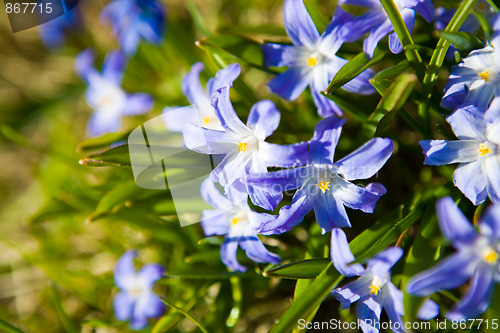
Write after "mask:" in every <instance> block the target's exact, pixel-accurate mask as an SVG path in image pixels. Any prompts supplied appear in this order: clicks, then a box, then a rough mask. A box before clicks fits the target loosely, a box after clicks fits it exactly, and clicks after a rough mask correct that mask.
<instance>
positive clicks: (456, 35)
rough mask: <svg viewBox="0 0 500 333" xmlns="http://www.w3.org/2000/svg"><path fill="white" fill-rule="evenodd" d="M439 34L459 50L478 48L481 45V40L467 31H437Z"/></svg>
mask: <svg viewBox="0 0 500 333" xmlns="http://www.w3.org/2000/svg"><path fill="white" fill-rule="evenodd" d="M438 34H439V36H440V37H441V38H444V39H446V40H447V41H449V42H450V43H451V44H453V46H455V47H456V48H457V49H459V50H461V51H470V50H473V49H478V48H481V47H483V42H482V41H481V40H480V39H479V38H477V37H476V36H474V35H473V34H470V33H468V32H464V31H457V32H446V31H439V32H438Z"/></svg>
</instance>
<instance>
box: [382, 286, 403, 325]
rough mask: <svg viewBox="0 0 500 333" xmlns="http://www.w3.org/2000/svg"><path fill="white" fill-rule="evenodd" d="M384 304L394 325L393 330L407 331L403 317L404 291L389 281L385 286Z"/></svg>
mask: <svg viewBox="0 0 500 333" xmlns="http://www.w3.org/2000/svg"><path fill="white" fill-rule="evenodd" d="M382 306H383V308H384V310H385V312H386V313H387V316H388V317H389V320H390V322H391V323H392V325H393V326H392V327H393V331H394V332H396V333H399V332H406V330H405V329H404V327H405V326H404V323H403V318H402V317H401V316H402V315H404V313H405V311H404V305H403V292H402V291H401V290H399V289H398V288H396V286H395V285H393V284H392V282H388V283H386V284H385V286H384V300H383V303H382Z"/></svg>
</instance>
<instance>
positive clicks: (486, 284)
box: [447, 263, 495, 320]
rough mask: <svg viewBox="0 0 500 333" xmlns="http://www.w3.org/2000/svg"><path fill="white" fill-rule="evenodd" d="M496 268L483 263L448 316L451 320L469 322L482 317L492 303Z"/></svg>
mask: <svg viewBox="0 0 500 333" xmlns="http://www.w3.org/2000/svg"><path fill="white" fill-rule="evenodd" d="M494 269H495V267H494V266H490V265H489V264H487V263H483V264H482V265H481V266H479V267H478V269H477V270H476V272H475V273H474V276H473V277H472V281H471V284H470V286H469V289H468V290H467V292H466V294H465V295H464V297H463V298H462V300H461V301H460V302H459V303H458V304H456V305H455V306H454V307H453V308H452V309H451V311H450V312H449V313H448V314H447V317H448V318H449V319H450V320H467V319H469V318H476V317H479V316H480V315H482V314H483V313H484V312H485V311H486V309H487V308H488V306H489V305H490V303H491V297H492V296H493V290H494V288H495V280H494V279H493V272H494Z"/></svg>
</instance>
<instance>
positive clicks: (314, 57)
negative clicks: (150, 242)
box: [262, 0, 375, 117]
mask: <svg viewBox="0 0 500 333" xmlns="http://www.w3.org/2000/svg"><path fill="white" fill-rule="evenodd" d="M346 17H347V15H346V13H344V12H342V11H341V10H340V9H339V10H338V13H336V14H335V16H334V17H333V19H332V21H331V22H330V24H329V25H328V26H327V27H326V29H325V31H324V32H323V34H322V35H321V36H320V35H319V33H318V30H317V29H316V26H315V25H314V23H313V21H312V19H311V17H310V16H309V13H308V12H307V10H306V7H305V6H304V3H303V2H302V0H285V3H284V5H283V19H284V23H285V28H286V31H287V33H288V36H289V37H290V39H291V41H292V43H293V45H282V44H264V45H263V46H262V49H263V52H264V65H265V66H270V67H284V66H288V69H287V70H286V71H285V72H283V73H281V74H279V75H278V76H276V77H275V78H274V79H272V80H271V81H270V82H269V84H268V86H269V88H270V89H271V91H272V92H274V93H276V94H278V95H280V96H281V97H283V98H285V99H287V100H290V101H293V100H295V99H296V98H297V97H299V95H300V94H301V93H302V92H303V91H304V89H306V88H307V86H310V88H311V93H312V96H313V99H314V103H315V104H316V107H317V108H318V113H319V115H320V116H322V117H329V116H331V115H334V114H337V115H342V110H341V109H340V108H339V106H338V105H336V104H335V103H334V102H333V101H331V100H329V99H328V98H326V97H324V96H322V95H321V94H320V91H324V90H325V89H326V87H327V86H328V83H329V81H330V80H331V79H333V77H334V76H335V74H337V72H338V70H339V69H340V68H341V67H342V66H344V65H345V64H346V63H347V60H345V59H342V58H340V57H337V56H336V55H335V53H337V51H338V50H339V48H340V47H341V46H342V43H343V40H342V32H343V29H342V24H343V22H344V21H345V19H346ZM372 76H373V71H371V70H366V71H365V72H363V73H362V74H360V75H359V76H358V77H356V78H355V79H353V80H352V81H350V82H349V83H347V84H346V85H344V87H343V88H344V89H345V90H347V91H349V92H352V93H357V94H372V93H374V92H375V89H374V88H373V86H372V85H371V84H370V83H369V82H368V80H369V79H370V78H371V77H372Z"/></svg>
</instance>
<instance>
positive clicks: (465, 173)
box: [453, 161, 488, 206]
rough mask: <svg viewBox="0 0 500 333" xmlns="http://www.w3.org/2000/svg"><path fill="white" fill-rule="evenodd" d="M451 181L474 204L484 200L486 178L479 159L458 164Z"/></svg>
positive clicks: (485, 196) (486, 193) (485, 195)
mask: <svg viewBox="0 0 500 333" xmlns="http://www.w3.org/2000/svg"><path fill="white" fill-rule="evenodd" d="M453 182H454V183H455V186H456V187H458V188H459V189H460V191H462V193H463V194H464V195H465V196H466V197H467V198H468V199H469V200H470V201H472V203H473V204H474V205H476V206H477V205H479V204H481V203H483V202H484V201H485V200H486V198H487V195H488V192H487V190H486V184H487V182H488V180H487V178H486V175H485V174H484V173H483V170H482V163H480V162H479V161H478V162H470V163H463V164H460V165H459V166H458V167H457V168H456V169H455V173H454V174H453Z"/></svg>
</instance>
